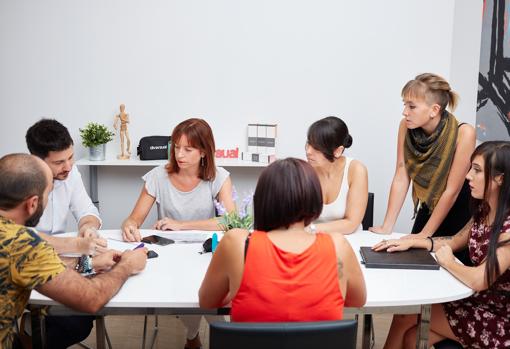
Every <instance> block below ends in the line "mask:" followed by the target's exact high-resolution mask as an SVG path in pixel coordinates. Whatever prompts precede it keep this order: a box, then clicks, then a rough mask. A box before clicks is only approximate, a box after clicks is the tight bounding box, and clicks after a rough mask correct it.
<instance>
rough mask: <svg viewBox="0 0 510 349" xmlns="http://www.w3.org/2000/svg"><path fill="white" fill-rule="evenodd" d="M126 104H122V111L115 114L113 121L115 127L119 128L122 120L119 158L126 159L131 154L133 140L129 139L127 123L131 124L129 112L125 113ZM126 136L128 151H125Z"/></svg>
mask: <svg viewBox="0 0 510 349" xmlns="http://www.w3.org/2000/svg"><path fill="white" fill-rule="evenodd" d="M125 108H126V107H125V106H124V104H121V105H120V113H119V114H117V115H115V121H114V123H113V128H114V129H115V130H117V128H118V127H119V122H120V155H118V156H117V159H121V160H126V159H129V157H130V156H131V140H130V139H129V132H128V128H127V126H128V125H127V124H129V114H127V113H125V112H124V110H125ZM124 138H126V140H127V144H126V145H127V147H126V151H124Z"/></svg>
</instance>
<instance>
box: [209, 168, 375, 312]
mask: <svg viewBox="0 0 510 349" xmlns="http://www.w3.org/2000/svg"><path fill="white" fill-rule="evenodd" d="M253 207H254V217H255V231H254V232H253V233H252V234H251V235H249V233H248V231H245V230H241V229H233V230H231V231H228V232H227V233H226V234H225V236H224V237H223V239H222V240H221V243H220V244H219V245H218V248H217V250H216V252H215V253H214V255H213V258H212V260H211V264H210V265H209V269H208V270H207V273H206V275H205V278H204V280H203V282H202V286H201V287H200V291H199V300H200V306H201V307H202V308H218V307H222V306H224V305H226V304H229V303H230V302H232V311H231V316H232V321H254V322H283V321H321V320H340V319H342V316H343V307H344V305H345V306H350V307H360V306H362V305H363V304H365V300H366V289H365V281H364V279H363V275H362V273H361V269H360V266H359V263H358V261H357V259H356V257H355V254H354V251H353V250H352V248H351V246H350V245H349V243H348V242H347V241H346V240H345V238H344V237H343V235H342V234H325V233H320V232H319V233H317V234H313V233H310V232H308V231H307V230H306V229H305V227H306V226H308V224H310V222H312V221H313V220H314V219H316V218H317V217H318V216H319V215H320V213H321V210H322V193H321V187H320V183H319V179H318V178H317V175H316V174H315V171H314V170H313V168H312V167H311V166H310V165H309V164H307V163H306V162H305V161H302V160H298V159H293V158H288V159H285V160H279V161H276V162H274V163H273V164H271V165H270V166H268V167H267V168H266V169H265V170H264V171H263V172H262V174H261V176H260V178H259V181H258V183H257V188H256V190H255V195H254V198H253Z"/></svg>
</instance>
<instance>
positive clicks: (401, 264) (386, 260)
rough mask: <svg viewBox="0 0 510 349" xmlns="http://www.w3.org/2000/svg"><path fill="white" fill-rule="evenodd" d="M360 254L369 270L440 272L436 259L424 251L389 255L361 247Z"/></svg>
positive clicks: (417, 250)
mask: <svg viewBox="0 0 510 349" xmlns="http://www.w3.org/2000/svg"><path fill="white" fill-rule="evenodd" d="M359 252H360V254H361V258H362V259H363V263H364V264H365V266H366V267H367V268H383V269H429V270H439V265H438V264H437V262H436V260H435V259H434V257H432V255H431V254H430V252H428V251H427V250H424V249H418V248H413V249H410V250H408V251H402V252H392V253H388V252H386V251H381V252H375V251H372V248H371V247H360V251H359Z"/></svg>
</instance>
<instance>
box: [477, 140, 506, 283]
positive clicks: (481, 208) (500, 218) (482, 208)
mask: <svg viewBox="0 0 510 349" xmlns="http://www.w3.org/2000/svg"><path fill="white" fill-rule="evenodd" d="M476 156H481V157H483V159H484V173H485V187H484V197H483V199H474V198H472V208H473V210H474V211H473V219H474V222H475V223H476V224H480V223H482V222H483V221H484V220H486V219H487V216H488V214H489V210H490V207H489V204H488V195H489V187H490V185H491V181H492V180H493V179H494V178H495V177H497V176H502V183H501V187H500V189H499V195H498V206H497V208H496V216H495V218H494V222H493V223H492V228H491V231H490V239H489V246H488V251H487V259H486V263H485V275H486V279H487V285H489V286H490V285H491V284H492V283H493V282H494V281H496V279H497V278H498V277H499V275H501V270H500V269H499V263H498V259H497V255H496V250H497V249H498V248H499V247H501V246H503V245H506V244H508V243H509V242H510V239H507V240H504V241H499V235H500V234H501V230H502V229H503V224H504V223H505V220H506V219H507V218H508V215H509V214H510V142H503V141H489V142H485V143H482V144H480V145H479V146H478V147H477V148H476V149H475V151H474V152H473V155H471V161H473V159H474V158H475V157H476Z"/></svg>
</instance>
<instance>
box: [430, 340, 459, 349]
mask: <svg viewBox="0 0 510 349" xmlns="http://www.w3.org/2000/svg"><path fill="white" fill-rule="evenodd" d="M434 348H435V349H462V348H464V347H463V346H462V345H461V344H460V343H459V342H456V341H454V340H451V339H445V340H442V341H441V342H437V343H436V344H434Z"/></svg>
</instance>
